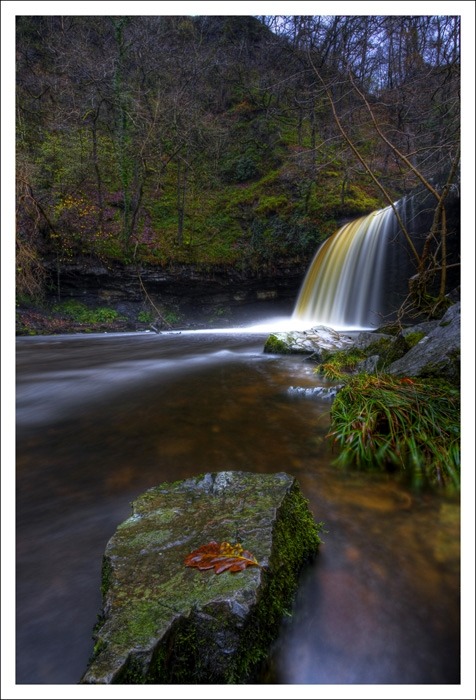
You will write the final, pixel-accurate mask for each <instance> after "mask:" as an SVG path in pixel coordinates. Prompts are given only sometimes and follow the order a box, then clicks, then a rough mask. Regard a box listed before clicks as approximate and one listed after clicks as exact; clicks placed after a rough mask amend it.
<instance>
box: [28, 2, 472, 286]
mask: <svg viewBox="0 0 476 700" xmlns="http://www.w3.org/2000/svg"><path fill="white" fill-rule="evenodd" d="M16 31H17V35H16V57H17V58H16V61H17V85H16V110H17V112H16V114H17V122H16V123H17V129H16V135H17V234H16V248H17V293H18V295H19V297H20V298H36V299H40V298H41V297H42V295H43V294H44V292H45V287H46V286H47V284H48V279H49V278H48V276H47V274H46V270H47V264H50V266H51V264H52V261H53V262H54V264H55V265H56V266H57V267H58V268H59V269H60V268H61V265H63V264H65V263H67V262H71V261H75V260H79V259H81V260H82V261H83V262H84V261H86V262H85V264H88V262H87V261H95V260H96V261H97V260H100V261H102V262H103V263H104V264H114V265H123V264H129V265H130V264H133V263H134V264H138V265H140V266H142V267H144V266H160V267H170V266H171V265H174V264H176V263H181V264H193V265H197V266H200V267H201V268H209V267H213V266H221V267H225V268H230V269H231V268H233V269H239V270H241V271H243V273H244V274H261V273H262V272H263V271H265V270H266V271H267V272H269V271H271V272H272V271H273V269H274V267H275V266H276V265H277V264H278V263H279V261H282V260H287V261H295V262H299V261H309V259H310V257H311V256H312V254H313V252H314V251H315V249H316V247H317V245H318V244H319V243H320V242H321V241H323V240H324V239H325V238H327V237H328V236H329V235H330V234H331V233H333V232H334V230H335V229H336V227H337V226H338V224H339V222H341V221H343V220H345V219H348V218H350V217H356V216H359V215H361V214H366V213H368V212H370V211H372V210H374V209H378V208H380V207H382V206H387V205H389V204H391V203H392V202H394V201H395V200H396V199H398V198H399V197H401V196H403V195H405V194H407V193H409V192H411V191H413V190H414V188H415V187H417V186H418V187H420V188H423V189H424V190H426V191H427V192H428V193H429V194H430V195H431V198H432V199H431V203H432V204H431V206H432V209H433V217H432V224H431V227H430V229H429V232H428V239H427V241H426V245H425V246H424V247H423V250H422V251H418V253H417V252H416V251H415V269H416V270H417V271H418V272H419V273H420V278H421V279H422V280H425V279H426V277H425V275H426V274H427V273H428V271H429V270H433V271H434V270H438V271H439V272H438V274H439V275H440V276H441V281H440V283H439V284H440V287H439V289H440V293H441V294H444V293H445V291H446V279H445V256H446V219H445V217H446V213H445V201H446V197H447V195H448V193H449V192H450V190H451V189H452V188H453V189H454V188H455V187H457V186H458V182H459V180H458V177H459V143H460V45H459V36H460V18H459V17H450V16H395V17H393V16H365V17H364V16H362V17H360V16H349V17H347V16H272V17H251V16H224V17H219V16H200V17H188V16H147V17H145V16H132V17H128V16H90V17H88V16H81V17H75V16H65V17H61V16H19V17H17V30H16ZM403 225H404V224H403V222H402V226H403ZM91 264H92V262H91ZM423 284H424V282H423Z"/></svg>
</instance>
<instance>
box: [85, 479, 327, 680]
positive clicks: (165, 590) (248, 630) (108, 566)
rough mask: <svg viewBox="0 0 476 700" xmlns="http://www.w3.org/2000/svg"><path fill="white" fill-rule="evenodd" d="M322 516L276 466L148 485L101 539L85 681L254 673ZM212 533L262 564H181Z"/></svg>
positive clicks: (314, 544) (247, 676) (312, 548)
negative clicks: (99, 608)
mask: <svg viewBox="0 0 476 700" xmlns="http://www.w3.org/2000/svg"><path fill="white" fill-rule="evenodd" d="M320 528H321V524H317V523H316V522H315V521H314V519H313V516H312V514H311V513H310V511H309V508H308V502H307V500H306V499H305V498H304V496H303V495H302V493H301V491H300V488H299V485H298V483H297V482H296V480H295V479H294V478H293V477H290V476H289V475H287V474H284V473H279V474H271V475H265V474H261V475H260V474H254V473H248V472H219V473H216V474H205V475H202V476H200V477H196V478H195V479H188V480H185V481H181V482H176V483H175V484H163V485H161V486H160V487H156V488H154V489H149V491H147V492H146V493H145V494H143V495H142V496H141V497H140V498H139V499H137V500H136V501H135V503H134V504H133V514H132V516H131V517H130V518H128V519H127V520H126V521H125V522H123V523H122V524H121V525H120V526H119V527H118V528H117V530H116V533H115V535H114V536H113V537H112V538H111V540H110V542H109V543H108V546H107V548H106V553H105V558H104V567H103V586H102V590H103V594H104V600H103V614H102V616H101V619H100V622H99V623H98V626H97V629H96V630H95V638H96V644H95V654H94V656H93V658H92V660H91V662H90V664H89V668H88V670H87V671H86V673H85V675H84V677H83V679H82V681H81V682H82V683H88V684H91V683H181V684H185V683H244V682H252V680H253V678H254V677H255V676H256V673H257V672H258V669H259V666H260V663H261V662H262V661H263V659H265V658H266V656H267V654H268V651H269V646H270V644H271V642H272V641H273V640H274V639H275V637H276V636H277V634H278V630H279V626H280V623H281V621H282V618H283V615H285V614H287V613H289V611H290V609H291V605H292V600H293V596H294V593H295V590H296V587H297V584H298V578H299V572H300V570H301V568H302V567H303V566H304V564H305V563H306V562H307V561H309V560H310V559H311V558H312V557H314V556H315V554H316V552H317V550H318V546H319V543H320V538H319V531H320ZM212 540H214V541H217V542H221V541H227V542H230V543H234V542H237V541H239V542H241V543H242V544H243V546H244V547H245V548H246V549H248V550H249V551H251V552H252V553H253V554H254V556H256V558H257V560H258V562H259V564H260V566H259V567H249V568H247V569H245V570H243V571H241V572H238V573H235V574H232V573H229V572H224V573H222V574H219V575H217V574H215V573H214V571H213V570H208V571H198V570H197V569H194V568H187V567H185V565H184V558H185V557H186V555H187V554H189V553H190V552H191V551H193V550H194V549H196V548H197V547H199V546H201V545H203V544H206V543H207V542H210V541H212Z"/></svg>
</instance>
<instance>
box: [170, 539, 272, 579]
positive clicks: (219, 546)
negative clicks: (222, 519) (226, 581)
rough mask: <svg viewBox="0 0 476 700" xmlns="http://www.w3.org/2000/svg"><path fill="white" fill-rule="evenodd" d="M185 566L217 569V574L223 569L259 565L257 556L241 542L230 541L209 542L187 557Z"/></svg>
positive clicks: (202, 569) (240, 569)
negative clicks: (232, 542)
mask: <svg viewBox="0 0 476 700" xmlns="http://www.w3.org/2000/svg"><path fill="white" fill-rule="evenodd" d="M184 563H185V566H194V567H196V568H197V569H199V570H200V571H205V570H207V569H215V573H216V574H221V573H222V572H223V571H232V572H236V571H243V569H246V567H247V566H259V564H258V562H257V561H256V559H255V557H254V556H253V555H252V554H251V552H248V551H247V550H246V549H243V547H242V546H241V544H230V543H229V542H213V541H212V542H209V543H208V544H204V545H202V546H201V547H199V548H198V549H196V550H195V551H194V552H191V553H190V554H189V555H188V556H186V557H185V561H184Z"/></svg>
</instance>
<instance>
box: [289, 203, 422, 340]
mask: <svg viewBox="0 0 476 700" xmlns="http://www.w3.org/2000/svg"><path fill="white" fill-rule="evenodd" d="M394 208H395V211H397V210H398V211H399V215H400V216H401V217H403V218H405V212H406V208H405V201H404V200H401V201H399V202H396V203H395V204H394V205H393V207H391V206H388V207H386V208H385V209H379V210H378V211H374V212H372V213H371V214H369V215H368V216H363V217H361V218H360V219H356V220H355V221H351V222H349V223H347V224H345V225H344V226H342V227H341V228H340V229H339V230H338V231H336V232H335V233H334V234H333V235H332V236H331V237H330V238H328V239H327V240H326V241H324V243H323V244H322V245H321V246H320V247H319V249H318V250H317V252H316V255H315V256H314V259H313V260H312V262H311V264H310V266H309V269H308V271H307V273H306V276H305V278H304V281H303V283H302V286H301V289H300V292H299V295H298V299H297V301H296V306H295V309H294V319H295V320H299V321H306V322H308V325H309V324H314V325H315V324H322V325H326V326H331V327H332V328H335V329H343V328H344V329H350V328H375V327H378V326H381V325H383V323H384V322H385V319H386V315H388V314H389V312H390V311H394V310H395V309H396V308H398V306H399V305H400V303H401V302H402V300H403V298H404V296H403V295H402V296H399V294H400V289H401V287H402V280H407V279H408V277H410V274H411V273H410V272H409V273H408V274H406V272H407V270H408V269H409V267H408V266H409V258H408V252H407V251H406V248H407V246H406V245H405V240H404V238H403V236H402V234H401V232H400V230H399V226H398V220H397V217H396V215H395V211H394ZM403 294H406V291H405V292H404V293H403Z"/></svg>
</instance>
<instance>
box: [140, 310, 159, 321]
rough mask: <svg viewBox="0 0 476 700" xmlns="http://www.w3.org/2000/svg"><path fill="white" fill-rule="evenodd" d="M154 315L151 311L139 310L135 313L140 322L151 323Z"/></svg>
mask: <svg viewBox="0 0 476 700" xmlns="http://www.w3.org/2000/svg"><path fill="white" fill-rule="evenodd" d="M155 317H156V314H154V313H153V312H152V311H140V312H139V313H138V314H137V320H138V321H140V322H141V323H152V321H153V320H154V318H155Z"/></svg>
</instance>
